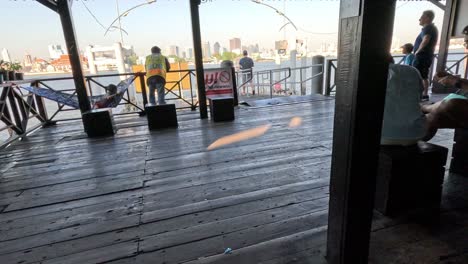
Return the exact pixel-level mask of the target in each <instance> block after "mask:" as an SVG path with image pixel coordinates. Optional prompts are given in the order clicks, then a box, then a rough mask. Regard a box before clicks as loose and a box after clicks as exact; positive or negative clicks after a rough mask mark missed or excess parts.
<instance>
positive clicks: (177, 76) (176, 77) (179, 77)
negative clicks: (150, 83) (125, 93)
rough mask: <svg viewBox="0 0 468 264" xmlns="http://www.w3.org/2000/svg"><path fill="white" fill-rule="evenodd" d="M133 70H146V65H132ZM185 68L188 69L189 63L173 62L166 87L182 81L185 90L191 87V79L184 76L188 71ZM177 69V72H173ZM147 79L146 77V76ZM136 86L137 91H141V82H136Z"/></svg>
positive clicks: (167, 76)
mask: <svg viewBox="0 0 468 264" xmlns="http://www.w3.org/2000/svg"><path fill="white" fill-rule="evenodd" d="M132 70H133V72H144V71H145V66H144V65H133V66H132ZM183 70H188V63H187V62H176V63H171V70H170V71H169V72H167V74H166V88H167V89H170V88H171V87H172V85H171V84H174V83H177V82H180V85H181V88H182V89H183V90H189V89H190V80H189V79H188V78H184V76H186V73H185V72H183ZM172 71H177V72H172ZM145 81H146V78H145ZM135 88H136V92H137V93H141V86H140V84H139V83H135Z"/></svg>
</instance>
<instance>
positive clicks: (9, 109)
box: [0, 82, 52, 149]
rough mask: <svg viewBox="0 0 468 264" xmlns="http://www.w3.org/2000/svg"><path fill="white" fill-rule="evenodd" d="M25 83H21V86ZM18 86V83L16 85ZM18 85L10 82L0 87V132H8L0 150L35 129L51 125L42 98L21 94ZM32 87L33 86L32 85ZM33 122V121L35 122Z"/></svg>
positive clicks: (0, 145)
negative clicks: (0, 122)
mask: <svg viewBox="0 0 468 264" xmlns="http://www.w3.org/2000/svg"><path fill="white" fill-rule="evenodd" d="M23 83H26V82H21V84H23ZM18 84H19V83H18ZM18 84H16V83H14V82H10V83H7V84H4V85H2V86H0V90H1V92H0V121H2V122H3V124H4V126H0V132H2V131H8V134H9V137H8V138H7V139H6V140H5V141H3V142H0V149H1V148H4V147H5V146H7V145H8V144H10V143H11V142H13V141H14V140H17V139H19V138H22V137H24V136H25V135H27V134H28V133H30V132H32V131H34V130H35V129H37V128H39V127H41V126H46V125H48V124H51V123H52V122H50V120H49V118H48V117H47V111H46V109H45V103H44V101H43V98H42V97H40V96H37V95H35V94H30V93H29V94H23V92H22V90H21V89H20V88H18ZM32 85H34V84H32ZM36 119H37V121H38V122H37V121H36V122H34V121H33V120H36Z"/></svg>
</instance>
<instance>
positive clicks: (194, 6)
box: [190, 0, 208, 119]
mask: <svg viewBox="0 0 468 264" xmlns="http://www.w3.org/2000/svg"><path fill="white" fill-rule="evenodd" d="M199 5H200V0H190V15H191V17H192V35H193V37H192V38H193V53H194V56H195V70H196V73H197V88H198V102H199V104H200V118H202V119H203V118H208V111H207V108H206V91H205V78H204V76H205V73H204V71H203V55H202V46H201V34H200V14H199V12H198V6H199Z"/></svg>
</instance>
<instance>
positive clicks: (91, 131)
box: [82, 108, 115, 137]
mask: <svg viewBox="0 0 468 264" xmlns="http://www.w3.org/2000/svg"><path fill="white" fill-rule="evenodd" d="M82 119H83V126H84V129H85V131H86V133H87V134H88V137H102V136H112V135H114V134H115V124H114V118H113V116H112V111H111V109H110V108H101V109H94V110H91V111H88V112H85V113H83V115H82Z"/></svg>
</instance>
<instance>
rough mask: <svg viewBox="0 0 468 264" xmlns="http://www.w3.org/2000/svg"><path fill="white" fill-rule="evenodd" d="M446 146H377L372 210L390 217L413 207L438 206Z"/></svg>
mask: <svg viewBox="0 0 468 264" xmlns="http://www.w3.org/2000/svg"><path fill="white" fill-rule="evenodd" d="M447 154H448V149H447V148H445V147H442V146H438V145H434V144H430V143H426V142H419V143H418V144H417V145H413V146H408V147H403V146H381V149H380V155H379V167H378V176H377V183H376V194H375V209H376V210H377V211H379V212H381V213H383V214H384V215H389V216H394V215H396V214H398V213H401V212H407V211H410V210H413V209H416V208H434V207H438V206H439V205H440V201H441V195H442V183H443V179H444V174H445V167H444V166H445V164H446V161H447Z"/></svg>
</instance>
